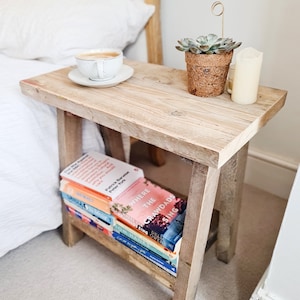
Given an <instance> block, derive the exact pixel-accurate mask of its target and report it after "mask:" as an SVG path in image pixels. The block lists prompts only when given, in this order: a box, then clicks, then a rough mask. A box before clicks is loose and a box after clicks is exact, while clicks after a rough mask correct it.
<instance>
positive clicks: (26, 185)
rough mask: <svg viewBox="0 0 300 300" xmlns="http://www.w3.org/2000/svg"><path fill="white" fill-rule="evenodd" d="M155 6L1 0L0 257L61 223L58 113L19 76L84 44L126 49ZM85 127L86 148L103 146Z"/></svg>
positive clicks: (62, 59)
mask: <svg viewBox="0 0 300 300" xmlns="http://www.w3.org/2000/svg"><path fill="white" fill-rule="evenodd" d="M154 10H155V7H154V6H153V5H148V4H146V3H144V1H143V0H109V1H107V0H89V1H86V0H75V1H74V0H64V1H61V0H43V1H40V0H1V1H0V190H1V196H0V203H1V208H0V257H1V256H3V255H4V254H5V253H7V252H8V251H10V250H12V249H14V248H16V247H18V246H20V245H21V244H23V243H25V242H26V241H28V240H30V239H31V238H33V237H35V236H37V235H38V234H40V233H41V232H43V231H46V230H51V229H54V228H56V227H58V226H59V225H60V224H61V202H60V197H59V195H58V180H59V176H58V175H59V164H58V145H57V128H56V126H57V125H56V111H55V110H54V109H53V108H51V107H49V106H47V105H44V104H41V103H39V102H37V101H34V100H31V99H29V98H28V97H25V96H24V95H22V94H21V90H20V87H19V81H20V80H21V79H25V78H29V77H32V76H35V75H38V74H41V73H45V72H49V71H52V70H54V69H57V68H60V67H61V66H59V65H58V64H63V65H70V64H75V60H74V55H75V54H76V53H79V52H81V51H82V50H85V49H93V48H95V49H96V48H101V47H107V48H119V49H125V47H126V46H128V45H132V43H134V42H135V41H136V39H137V38H138V36H139V33H141V32H142V30H143V28H144V26H145V24H146V23H147V21H148V19H149V18H150V16H151V15H152V14H153V12H154ZM50 63H51V64H50ZM55 64H56V65H55ZM83 133H84V134H83V151H84V152H86V151H88V150H96V151H100V152H104V145H103V141H102V138H101V136H100V134H99V132H98V130H97V128H96V125H95V124H93V123H90V122H87V121H84V123H83Z"/></svg>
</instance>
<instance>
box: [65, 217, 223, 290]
mask: <svg viewBox="0 0 300 300" xmlns="http://www.w3.org/2000/svg"><path fill="white" fill-rule="evenodd" d="M64 217H65V222H66V223H67V224H69V225H70V226H67V225H65V228H64V231H68V233H67V235H68V237H70V236H72V237H74V236H77V237H78V236H83V233H84V234H87V235H88V236H89V237H91V238H92V239H94V240H96V241H97V242H98V243H100V244H101V245H103V246H104V247H106V248H108V249H109V250H110V251H112V252H113V253H115V254H117V255H118V256H120V257H122V258H123V259H125V260H126V261H128V262H129V263H131V264H133V265H134V266H135V267H137V268H138V269H140V270H142V271H143V272H145V273H147V274H148V275H150V276H152V277H153V278H155V279H156V280H158V281H159V282H160V283H162V284H163V285H165V286H166V287H168V288H169V289H171V290H173V291H174V286H175V281H176V277H174V276H172V275H170V274H169V273H168V272H166V271H165V270H163V269H161V268H160V267H158V266H156V265H155V264H153V263H152V262H151V261H149V260H148V259H146V258H144V257H143V256H141V255H139V254H138V253H136V252H135V251H133V250H131V249H130V248H128V247H126V246H124V245H122V244H121V243H119V242H118V241H116V240H115V239H113V238H112V237H110V236H107V235H106V234H104V233H102V232H101V231H100V230H99V229H97V228H95V227H93V226H91V225H89V224H87V223H84V222H82V221H81V220H80V219H78V218H77V217H75V216H72V215H71V214H68V213H67V212H66V215H65V216H64ZM218 219H219V213H218V211H214V212H213V217H212V221H211V226H210V232H209V235H208V241H207V246H206V250H207V249H209V247H210V246H211V245H212V244H213V243H214V241H215V240H216V238H217V228H218ZM74 231H77V232H76V233H75V232H74ZM64 236H65V237H66V232H64ZM65 242H66V244H67V245H70V244H71V245H73V244H74V243H70V241H69V242H68V241H66V240H65Z"/></svg>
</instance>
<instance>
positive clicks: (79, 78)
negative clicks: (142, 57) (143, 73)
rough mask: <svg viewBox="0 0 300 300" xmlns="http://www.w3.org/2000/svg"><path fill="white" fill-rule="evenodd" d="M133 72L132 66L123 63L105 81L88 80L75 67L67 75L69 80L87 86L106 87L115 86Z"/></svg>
mask: <svg viewBox="0 0 300 300" xmlns="http://www.w3.org/2000/svg"><path fill="white" fill-rule="evenodd" d="M133 73H134V70H133V68H131V67H130V66H127V65H123V66H122V68H121V70H120V72H119V73H118V75H117V76H115V77H114V78H112V79H109V80H105V81H94V80H90V79H88V78H86V77H84V76H83V75H82V74H81V73H80V72H79V70H78V69H77V68H76V69H73V70H72V71H70V72H69V74H68V77H69V79H70V80H72V81H73V82H75V83H77V84H80V85H84V86H89V87H101V88H107V87H111V86H115V85H117V84H119V83H121V82H123V81H125V80H127V79H128V78H130V77H131V76H132V75H133Z"/></svg>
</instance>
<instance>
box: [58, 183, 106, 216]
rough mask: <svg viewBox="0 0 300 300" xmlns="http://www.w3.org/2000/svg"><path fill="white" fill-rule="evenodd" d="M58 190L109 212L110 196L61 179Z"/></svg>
mask: <svg viewBox="0 0 300 300" xmlns="http://www.w3.org/2000/svg"><path fill="white" fill-rule="evenodd" d="M60 191H61V192H63V193H66V194H68V195H70V196H72V197H73V198H75V199H77V200H79V201H82V202H85V203H87V204H89V205H91V206H93V207H95V208H97V209H100V210H102V211H104V212H106V213H107V214H110V201H111V200H110V198H109V197H105V196H103V195H102V194H100V193H95V192H93V191H91V190H88V189H87V188H85V187H82V186H80V185H78V184H76V183H73V182H70V181H68V180H65V179H62V180H61V181H60Z"/></svg>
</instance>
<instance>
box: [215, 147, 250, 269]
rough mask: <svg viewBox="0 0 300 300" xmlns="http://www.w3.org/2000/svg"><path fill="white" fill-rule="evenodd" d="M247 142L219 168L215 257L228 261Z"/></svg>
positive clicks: (232, 244)
mask: <svg viewBox="0 0 300 300" xmlns="http://www.w3.org/2000/svg"><path fill="white" fill-rule="evenodd" d="M247 153H248V144H246V145H245V146H244V147H243V148H241V149H240V151H239V152H237V153H236V154H235V155H234V156H233V157H232V158H231V159H230V160H229V161H228V162H227V163H226V164H225V165H224V166H223V167H222V169H221V175H220V185H219V191H218V197H219V199H218V200H219V210H220V215H219V228H218V239H217V257H218V259H219V260H221V261H223V262H225V263H228V262H229V261H230V260H231V258H232V257H233V255H234V253H235V248H236V240H237V231H238V222H239V215H240V207H241V199H242V191H243V183H244V176H245V168H246V161H247Z"/></svg>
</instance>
